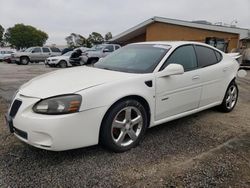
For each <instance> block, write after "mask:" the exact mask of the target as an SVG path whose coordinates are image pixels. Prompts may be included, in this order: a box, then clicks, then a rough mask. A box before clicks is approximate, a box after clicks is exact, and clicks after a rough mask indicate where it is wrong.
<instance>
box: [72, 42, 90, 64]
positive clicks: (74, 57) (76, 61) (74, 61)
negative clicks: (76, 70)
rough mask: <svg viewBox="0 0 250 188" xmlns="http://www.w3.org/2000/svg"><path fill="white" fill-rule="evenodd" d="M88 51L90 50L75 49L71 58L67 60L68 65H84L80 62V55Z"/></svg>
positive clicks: (84, 48) (83, 48)
mask: <svg viewBox="0 0 250 188" xmlns="http://www.w3.org/2000/svg"><path fill="white" fill-rule="evenodd" d="M89 50H90V48H86V47H79V48H75V49H74V51H73V53H72V54H71V56H70V58H69V62H70V64H71V65H73V66H80V65H83V64H85V63H84V62H83V61H82V53H85V52H87V51H89Z"/></svg>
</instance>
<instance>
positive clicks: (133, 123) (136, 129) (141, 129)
mask: <svg viewBox="0 0 250 188" xmlns="http://www.w3.org/2000/svg"><path fill="white" fill-rule="evenodd" d="M147 121H148V118H147V114H146V111H145V108H144V107H143V106H142V104H141V103H139V102H138V101H136V100H132V99H127V100H124V101H121V102H119V103H117V104H115V105H114V106H113V107H112V108H111V109H110V110H109V111H108V113H107V114H106V116H105V118H104V121H103V123H102V127H101V132H100V141H101V143H102V144H103V145H104V146H106V147H107V148H108V149H110V150H112V151H115V152H124V151H127V150H129V149H131V148H133V147H135V146H136V145H138V143H139V142H140V141H141V140H142V138H143V135H144V134H145V131H146V129H147V123H148V122H147Z"/></svg>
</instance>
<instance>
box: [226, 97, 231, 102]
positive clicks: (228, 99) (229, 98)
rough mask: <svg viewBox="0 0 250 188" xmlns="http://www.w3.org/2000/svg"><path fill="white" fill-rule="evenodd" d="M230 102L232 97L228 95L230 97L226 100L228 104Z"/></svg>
mask: <svg viewBox="0 0 250 188" xmlns="http://www.w3.org/2000/svg"><path fill="white" fill-rule="evenodd" d="M230 100H231V96H230V95H228V97H227V99H226V102H227V103H228V102H229V101H230Z"/></svg>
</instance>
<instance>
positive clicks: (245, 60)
mask: <svg viewBox="0 0 250 188" xmlns="http://www.w3.org/2000/svg"><path fill="white" fill-rule="evenodd" d="M241 66H250V48H246V49H244V51H243V53H242V64H241Z"/></svg>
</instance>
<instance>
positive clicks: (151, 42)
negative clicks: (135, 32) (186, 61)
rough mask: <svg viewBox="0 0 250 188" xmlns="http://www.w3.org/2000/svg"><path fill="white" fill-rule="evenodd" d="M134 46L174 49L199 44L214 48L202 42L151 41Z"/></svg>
mask: <svg viewBox="0 0 250 188" xmlns="http://www.w3.org/2000/svg"><path fill="white" fill-rule="evenodd" d="M133 44H155V45H169V46H172V47H178V46H181V45H186V44H197V45H202V46H206V47H210V48H213V47H212V46H210V45H208V44H205V43H201V42H193V41H150V42H138V43H133ZM213 49H216V48H213ZM216 50H218V49H216Z"/></svg>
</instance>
